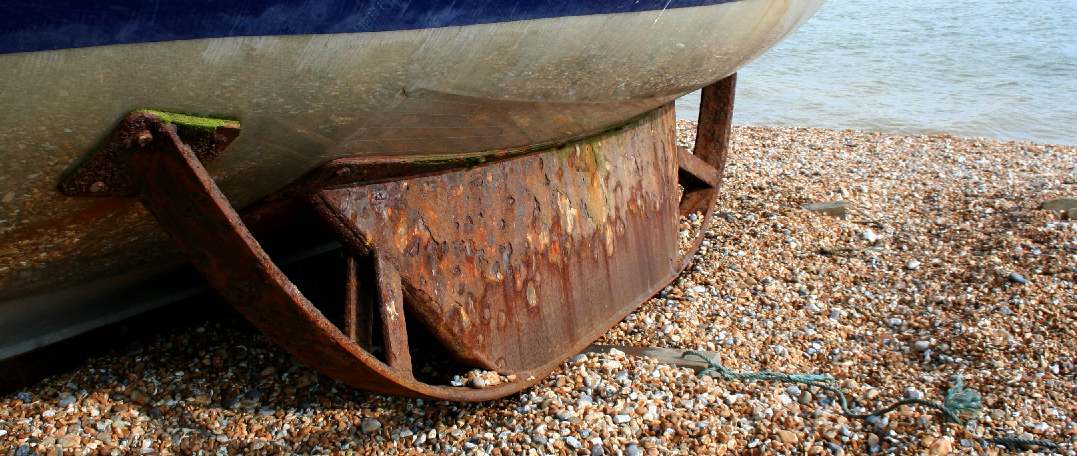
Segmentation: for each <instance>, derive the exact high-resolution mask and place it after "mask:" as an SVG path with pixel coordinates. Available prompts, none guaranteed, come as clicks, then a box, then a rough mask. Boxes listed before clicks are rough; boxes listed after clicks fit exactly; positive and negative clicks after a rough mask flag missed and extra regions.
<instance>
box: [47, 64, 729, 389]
mask: <svg viewBox="0 0 1077 456" xmlns="http://www.w3.org/2000/svg"><path fill="white" fill-rule="evenodd" d="M734 87H735V75H734V76H730V77H729V78H726V79H724V80H722V81H719V82H718V83H716V84H714V85H712V86H709V87H707V88H706V89H704V91H703V98H702V102H701V107H700V119H699V127H698V129H699V130H698V139H697V141H696V146H695V150H694V151H693V152H691V153H690V152H688V151H687V150H683V149H681V148H678V147H677V146H676V140H675V119H674V114H673V108H672V105H667V106H665V107H663V108H660V109H658V110H655V111H654V112H652V113H650V114H648V115H646V116H644V117H643V118H641V119H639V120H637V121H634V122H633V123H630V124H628V125H625V126H623V127H620V128H618V129H615V130H612V131H609V132H606V133H602V134H600V135H597V136H594V137H590V138H587V139H585V140H581V141H578V142H574V143H569V144H568V145H565V146H561V147H557V148H551V149H547V150H545V151H539V152H527V153H521V154H507V155H502V156H497V157H494V159H492V160H490V161H489V162H487V163H483V164H479V165H473V164H472V165H471V166H464V165H461V164H456V165H455V166H454V165H453V164H452V163H450V164H449V165H439V167H436V168H437V169H433V168H431V167H430V166H419V165H417V163H408V162H407V161H406V160H402V159H399V158H397V159H394V160H393V161H391V162H388V161H386V162H376V161H371V160H369V159H364V158H361V157H357V158H344V159H340V160H338V161H335V162H331V163H329V164H326V165H325V166H324V167H323V168H322V169H320V170H316V171H315V172H313V173H311V174H310V175H309V176H308V178H305V179H303V180H301V181H300V182H297V183H296V184H293V185H292V186H291V187H289V188H287V189H284V190H282V191H281V192H280V193H278V194H277V195H275V196H272V197H269V198H267V199H266V200H265V201H263V202H262V203H260V204H257V205H255V207H253V208H251V209H249V210H248V211H247V212H246V214H247V217H246V218H247V219H248V221H256V220H261V219H263V218H266V217H264V216H265V214H267V213H274V212H278V211H280V210H283V208H291V207H297V206H298V207H303V208H305V210H306V212H303V213H306V214H314V215H313V216H314V217H315V218H316V219H317V221H318V223H320V224H321V225H323V226H324V227H325V228H326V229H327V231H328V232H330V233H332V235H333V236H334V237H335V238H336V239H337V240H338V241H339V242H340V244H341V245H342V246H343V248H342V252H343V260H344V261H342V262H341V264H340V266H339V268H342V269H343V270H342V271H340V274H339V276H338V277H340V278H341V279H340V280H341V281H342V282H341V283H340V285H337V286H339V287H341V288H342V289H343V290H342V293H341V297H340V302H338V303H336V304H334V306H335V307H333V306H329V307H327V306H326V305H324V304H320V305H316V304H315V303H314V302H312V301H311V300H309V299H308V297H307V296H305V295H304V293H303V292H301V291H300V289H299V287H298V286H297V285H296V283H294V282H293V280H292V279H290V278H289V276H288V275H286V274H285V273H284V272H283V271H282V270H281V269H280V268H279V267H278V266H277V264H276V263H275V262H274V260H273V259H272V258H271V257H270V255H269V254H267V253H266V251H265V250H264V249H263V247H262V245H261V244H260V243H259V241H258V240H257V239H255V236H254V235H253V234H252V232H251V230H249V229H248V227H247V224H245V222H244V217H241V215H240V214H239V213H238V212H237V211H236V210H235V209H234V208H233V207H232V205H231V204H230V203H229V201H228V199H227V198H226V197H225V195H224V194H223V193H222V192H221V191H220V189H219V188H218V187H217V184H216V183H215V182H214V180H213V178H212V177H211V176H210V175H209V173H208V172H207V171H206V169H205V167H204V164H203V162H205V161H208V160H210V159H212V158H213V157H215V156H216V155H217V154H219V153H220V152H221V151H223V150H224V148H225V147H227V145H228V144H229V143H230V142H231V141H232V139H234V138H235V137H236V135H238V132H239V125H238V123H235V122H219V123H212V124H206V123H201V124H199V125H195V126H190V125H185V124H184V123H182V122H177V121H176V120H175V119H174V118H172V117H169V116H168V115H162V113H156V112H150V111H139V112H135V113H132V114H130V115H129V116H128V117H127V118H125V119H124V120H123V121H122V122H121V123H120V125H119V126H118V127H117V128H116V130H115V131H114V132H113V134H112V136H111V137H110V139H109V140H108V141H107V142H106V144H105V146H103V148H102V149H101V150H100V151H99V152H98V153H97V154H94V155H92V156H90V158H89V159H87V160H86V161H85V162H84V163H82V164H81V165H80V166H79V167H78V168H77V169H76V170H75V172H74V173H72V174H71V175H70V176H68V177H67V178H66V179H65V180H64V182H63V183H62V184H61V186H60V188H61V191H63V192H65V193H66V194H69V195H93V196H138V198H139V199H140V200H141V202H142V204H143V205H144V206H145V207H146V208H147V209H148V210H149V211H150V212H151V213H152V214H153V216H154V217H155V218H156V219H157V221H158V222H159V224H160V226H161V227H162V229H164V230H165V231H166V232H167V233H168V234H169V235H170V236H171V238H172V240H173V242H174V243H175V245H176V246H177V247H178V249H179V250H180V251H181V252H182V253H183V254H184V255H185V256H186V258H187V259H188V260H190V262H191V263H192V264H193V265H194V266H195V267H196V268H197V269H198V270H199V271H200V272H201V273H202V274H203V275H204V276H205V278H206V279H207V280H208V281H209V283H210V284H211V285H212V286H213V287H214V288H215V289H216V290H217V291H219V292H220V293H221V294H222V295H224V297H225V298H227V300H228V301H229V302H230V303H231V304H232V305H233V306H234V307H235V308H236V309H237V310H238V311H239V312H240V313H241V314H243V315H244V316H245V317H246V318H247V319H248V320H250V321H251V323H252V324H253V325H254V326H255V327H257V328H258V329H259V330H261V331H262V332H264V333H265V334H266V335H267V336H269V337H270V338H271V339H272V340H274V341H275V342H276V343H278V344H279V345H281V346H282V347H283V348H285V349H286V350H287V351H289V352H290V353H291V354H292V355H294V356H295V357H296V358H297V359H298V360H299V361H301V362H303V363H305V364H307V365H309V366H311V367H314V368H316V369H318V370H319V371H321V372H323V373H325V374H327V375H329V376H331V377H334V378H336V379H339V380H341V381H343V382H345V383H348V384H350V385H353V386H356V387H359V388H363V389H367V390H371V391H375V392H380V393H388V394H401V395H409V396H419V397H428V398H437V399H447V400H459V401H483V400H490V399H496V398H500V397H503V396H506V395H509V394H512V393H514V392H517V391H520V390H522V389H524V388H527V387H529V386H531V385H533V384H535V383H537V382H538V381H540V380H541V379H542V378H543V377H544V376H546V375H547V374H548V373H549V372H550V371H552V370H553V369H555V368H557V367H558V366H559V365H560V364H561V362H563V360H564V359H565V358H567V357H568V356H571V355H573V354H575V353H578V352H579V351H581V350H582V349H584V348H585V347H586V346H587V345H588V344H590V343H591V342H592V341H593V340H594V339H596V338H598V337H599V336H601V334H602V333H603V332H605V331H607V330H608V328H610V327H611V326H613V325H614V324H616V323H617V322H618V321H620V320H621V319H622V318H623V317H624V316H625V315H626V314H628V313H629V312H631V311H633V310H634V309H635V308H636V307H637V306H639V305H640V304H641V303H642V302H644V301H645V300H647V299H649V298H650V297H651V296H653V295H654V294H655V293H656V292H657V291H658V290H660V289H661V288H663V287H664V286H666V285H667V284H668V283H669V282H670V281H671V280H673V279H674V278H676V276H677V275H678V274H679V272H680V271H681V270H682V268H684V267H685V266H686V265H687V264H688V262H689V261H690V259H691V257H692V255H693V254H694V252H695V251H696V249H698V247H699V245H700V242H701V241H702V238H703V236H704V233H705V232H706V231H707V228H708V227H709V224H710V221H711V219H712V218H713V204H714V199H715V197H716V195H717V188H718V186H719V184H720V182H721V175H722V168H723V167H724V163H725V157H726V155H727V152H728V141H729V133H730V120H731V113H732V102H733V91H734ZM192 146H193V147H192ZM341 169H346V170H349V172H339V171H340V170H341ZM356 169H357V170H358V172H350V170H356ZM348 176H351V177H348ZM682 189H683V196H682V195H681V191H682ZM691 213H701V214H703V215H704V220H703V224H702V229H701V230H699V232H698V233H697V234H696V235H695V238H694V239H692V240H691V242H690V247H689V248H688V249H687V250H686V251H681V250H680V249H679V248H678V247H679V246H678V238H679V236H678V235H679V229H678V226H679V220H680V218H681V217H682V216H686V215H688V214H691ZM334 277H337V276H334ZM323 285H332V284H319V288H320V287H321V286H323ZM330 309H339V312H337V310H330ZM338 314H339V318H338V317H337V316H336V315H338ZM430 353H445V354H447V358H448V359H451V360H453V363H452V364H453V366H451V367H448V368H444V367H437V366H435V367H434V368H431V367H430V366H429V364H430V363H429V360H430V358H431V356H430ZM435 364H436V363H435ZM472 368H475V369H482V370H488V371H495V372H497V373H498V374H499V375H500V378H501V379H503V380H502V381H501V382H494V383H495V384H494V385H493V386H489V387H486V388H470V387H461V386H449V385H448V384H447V383H448V382H447V381H446V379H447V378H448V377H447V376H446V375H445V374H453V373H460V372H462V370H461V369H472ZM438 369H442V370H440V371H439V370H438ZM454 369H455V370H454Z"/></svg>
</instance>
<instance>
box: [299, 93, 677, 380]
mask: <svg viewBox="0 0 1077 456" xmlns="http://www.w3.org/2000/svg"><path fill="white" fill-rule="evenodd" d="M674 121H675V118H674V113H673V110H672V108H670V107H665V108H662V109H659V110H657V111H655V112H654V113H652V114H650V115H648V116H647V117H646V118H644V119H642V120H641V121H640V122H639V124H638V125H635V126H633V128H631V129H625V130H622V131H616V132H610V133H607V134H604V135H601V136H599V137H596V138H593V139H592V140H590V141H587V142H581V143H576V144H572V145H569V146H566V147H563V148H560V149H556V150H552V151H547V152H544V153H540V154H535V155H529V156H525V157H520V158H514V159H509V160H505V161H501V162H497V163H493V164H489V165H485V166H480V167H476V168H472V169H469V170H464V171H454V172H450V173H445V174H439V175H433V176H424V177H416V178H408V179H401V180H396V181H391V182H383V183H377V184H371V185H361V186H354V187H345V188H337V189H328V190H322V191H321V192H319V193H318V194H317V197H316V201H317V202H318V203H319V204H320V206H321V207H322V209H323V210H322V213H323V214H324V216H325V217H327V218H328V219H329V221H330V222H331V223H333V224H334V225H336V226H338V227H340V231H341V234H343V235H344V236H343V237H344V239H346V240H349V241H351V242H352V247H353V248H354V249H356V250H357V251H362V250H372V251H374V253H375V255H377V256H379V257H384V258H388V260H389V261H391V262H393V263H394V264H395V265H396V267H397V269H398V271H399V274H400V277H401V280H402V282H403V288H404V290H405V293H406V296H407V299H406V312H407V313H408V318H417V319H418V320H419V321H420V322H421V323H422V324H423V325H424V326H425V327H426V329H428V330H429V331H430V332H431V333H432V334H434V335H435V336H436V338H437V339H438V340H439V341H440V342H441V343H442V344H444V345H445V347H446V348H448V349H449V351H450V352H451V353H452V354H454V355H455V356H456V357H457V358H458V359H459V360H460V361H461V362H463V363H465V364H468V365H471V366H474V367H481V368H485V369H490V370H497V371H501V372H517V371H521V370H528V369H533V368H535V367H538V366H541V365H543V364H546V363H548V362H549V361H550V360H551V359H557V358H559V357H563V356H564V355H565V352H566V349H568V348H569V347H571V346H575V345H577V344H578V341H580V340H581V339H585V338H588V337H592V335H593V334H594V333H595V332H596V331H597V330H605V329H607V328H609V327H610V326H611V325H613V324H614V323H616V322H617V321H618V320H619V319H620V318H622V317H623V316H624V315H625V314H627V313H628V312H630V311H631V310H633V309H634V308H635V307H636V306H637V305H639V303H640V302H641V301H643V300H645V299H646V298H648V297H649V296H650V295H651V294H652V293H653V292H654V285H655V284H656V283H659V282H661V281H662V280H665V279H666V278H668V277H669V276H670V275H671V274H673V273H674V272H675V271H676V270H677V267H678V258H679V257H678V253H677V234H678V225H677V222H678V201H679V192H678V191H677V185H678V169H679V167H678V156H677V150H676V148H675V142H674V141H675V140H674V136H673V134H674Z"/></svg>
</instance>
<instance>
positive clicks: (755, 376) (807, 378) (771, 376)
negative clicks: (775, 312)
mask: <svg viewBox="0 0 1077 456" xmlns="http://www.w3.org/2000/svg"><path fill="white" fill-rule="evenodd" d="M689 356H695V357H697V358H699V359H702V360H703V361H704V362H705V363H707V367H706V368H705V369H703V370H701V371H700V372H699V376H700V377H703V376H706V375H717V376H719V377H721V378H723V379H725V380H739V381H754V380H759V381H765V382H781V383H799V384H802V385H808V386H814V387H816V388H820V389H823V390H825V391H829V392H831V393H833V394H834V395H835V396H837V398H838V405H840V406H841V413H842V415H844V416H845V417H846V418H853V419H858V420H865V419H867V418H868V417H872V416H882V415H885V414H887V413H890V412H892V411H894V410H896V409H897V408H898V407H901V406H903V405H920V406H923V407H927V408H931V409H935V410H937V411H939V412H941V413H942V415H943V416H944V417H945V418H946V421H948V422H951V423H954V424H958V425H964V424H965V421H964V420H962V419H961V417H962V416H968V415H971V416H975V415H977V414H979V413H980V409H981V408H982V407H983V400H982V398H981V397H980V393H978V392H977V391H976V390H973V389H968V388H965V382H964V379H963V378H962V377H961V376H960V375H958V376H955V377H954V385H953V386H952V387H950V389H949V390H947V391H946V396H945V397H944V398H943V400H942V402H941V403H939V402H935V401H929V400H924V399H913V398H906V399H902V400H899V401H897V402H894V403H893V404H891V405H890V406H888V407H883V408H880V409H876V410H873V411H871V412H869V413H855V412H853V411H852V409H850V408H849V401H848V400H847V399H846V398H845V391H844V390H843V389H841V388H840V387H839V386H838V382H837V380H836V379H835V378H834V377H832V376H830V375H827V374H787V373H784V372H774V371H758V372H735V371H733V370H730V369H728V368H726V367H725V366H723V365H721V364H720V363H718V362H716V361H715V360H713V359H711V358H710V357H708V356H706V355H704V354H703V353H700V352H697V351H691V350H690V351H686V352H684V353H682V354H681V358H687V357H689ZM988 441H990V442H992V443H995V444H998V445H1002V446H1005V447H1008V448H1028V447H1032V446H1040V447H1044V448H1051V449H1058V448H1059V446H1058V444H1056V443H1054V442H1051V441H1048V440H1038V439H1020V438H1016V437H995V438H992V439H988Z"/></svg>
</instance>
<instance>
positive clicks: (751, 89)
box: [677, 0, 1077, 145]
mask: <svg viewBox="0 0 1077 456" xmlns="http://www.w3.org/2000/svg"><path fill="white" fill-rule="evenodd" d="M698 102H699V95H698V93H694V94H691V95H688V96H686V97H684V98H682V99H681V100H679V101H678V105H677V111H678V115H679V116H680V117H681V118H692V119H694V118H695V116H696V109H697V105H698ZM734 122H735V123H738V124H753V125H781V126H812V127H827V128H853V129H862V130H873V131H884V132H899V133H938V132H946V133H953V134H956V135H960V136H977V137H995V138H1003V139H1019V140H1029V141H1035V142H1042V143H1056V144H1070V145H1077V0H987V1H985V0H975V1H974V0H890V1H879V0H829V1H828V2H827V3H825V4H824V5H823V7H822V8H821V9H820V10H819V12H818V13H817V14H816V15H815V17H813V18H811V19H810V20H809V21H808V22H807V23H805V24H804V25H803V26H802V27H801V28H800V29H799V30H798V31H796V32H794V33H793V34H792V35H791V36H789V37H788V38H787V39H786V40H785V41H784V42H782V43H781V44H779V45H778V46H777V47H775V48H774V49H772V50H771V51H770V52H768V53H767V54H765V55H763V56H762V57H760V58H759V59H757V60H755V61H754V62H752V63H750V64H748V65H747V66H745V67H744V68H743V69H742V70H741V71H740V74H739V77H738V81H737V100H736V109H735V111H734Z"/></svg>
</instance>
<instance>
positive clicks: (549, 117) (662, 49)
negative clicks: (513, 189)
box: [0, 0, 821, 358]
mask: <svg viewBox="0 0 1077 456" xmlns="http://www.w3.org/2000/svg"><path fill="white" fill-rule="evenodd" d="M820 2H821V0H784V1H782V0H741V1H734V2H725V3H718V4H713V5H708V6H698V7H690V8H673V9H665V10H656V11H643V12H627V13H616V14H592V15H582V16H571V17H550V18H538V19H530V20H520V21H512V22H498V23H484V24H472V25H464V26H449V27H440V28H432V29H413V30H393V31H378V32H359V33H322V34H303V35H275V36H235V37H216V38H204V39H189V40H180V41H164V42H145V43H132V44H117V45H108V46H93V47H82V48H68V49H54V50H43V51H34V52H15V53H8V54H3V55H0V81H3V82H2V83H0V84H2V85H0V105H2V106H4V107H5V108H6V109H5V110H3V111H2V112H0V151H2V156H3V160H2V161H0V245H2V247H0V334H6V335H9V336H0V358H5V357H10V356H14V355H17V354H19V353H22V352H25V351H26V350H29V349H32V348H34V347H36V346H40V345H42V344H45V343H49V342H51V341H55V340H57V339H60V338H63V337H67V336H69V335H72V334H74V333H77V332H80V331H84V330H87V329H90V328H92V327H95V326H99V325H101V324H105V323H107V322H109V321H112V320H115V319H117V318H121V317H123V316H126V315H129V314H130V313H131V312H133V311H134V310H132V309H135V307H132V306H126V305H125V306H111V307H110V308H108V310H107V311H105V310H101V308H92V307H91V308H87V305H88V304H87V303H92V302H93V299H88V298H89V297H90V296H97V297H98V298H99V299H98V302H100V301H101V300H102V299H110V298H108V297H109V296H113V294H110V293H113V292H114V291H115V290H119V289H123V288H124V287H127V286H128V285H129V284H131V283H134V282H137V281H139V280H142V279H145V278H146V277H149V276H153V275H155V274H160V273H161V272H163V271H166V270H168V269H170V268H173V267H174V266H175V265H177V264H179V262H180V259H179V257H178V256H177V255H176V254H175V252H174V251H173V250H172V249H171V248H170V247H169V246H168V243H167V242H166V239H165V236H164V235H163V234H162V232H161V231H160V230H159V229H158V228H157V227H155V226H154V222H153V221H152V219H151V218H150V217H149V216H148V214H147V213H146V212H145V211H144V210H143V209H142V208H141V207H140V206H138V205H137V204H136V203H134V202H130V201H123V200H112V199H108V200H106V199H79V198H69V197H65V196H63V195H61V194H59V193H58V192H57V191H56V184H57V182H58V180H59V176H61V175H62V174H63V173H64V172H65V171H66V170H68V169H70V167H71V166H72V164H73V163H75V162H76V161H77V160H78V159H79V158H80V157H81V156H83V155H84V154H86V153H87V152H88V151H90V150H92V149H93V148H94V147H95V145H96V144H97V143H98V142H99V141H101V140H102V138H103V136H104V135H105V134H106V133H107V132H108V131H109V130H110V129H111V128H112V126H113V125H114V124H115V123H116V122H117V121H118V120H119V119H120V118H121V117H122V116H124V115H125V114H126V113H127V112H130V111H132V110H134V109H137V108H143V107H149V108H156V109H164V110H170V111H177V112H194V113H203V114H214V115H219V116H225V117H229V118H236V119H239V120H241V121H242V122H243V125H244V134H243V136H242V137H240V138H239V139H238V140H237V141H236V142H235V143H234V144H232V145H231V146H230V148H229V152H228V154H227V155H225V156H222V157H221V158H220V159H219V160H217V161H214V162H213V163H212V164H211V165H210V166H209V171H210V172H211V173H212V175H213V177H214V179H215V180H216V182H217V183H218V184H219V185H220V187H221V189H222V190H223V191H224V192H225V194H226V195H227V196H228V197H229V199H230V200H231V201H232V203H233V204H234V205H236V206H237V207H243V206H245V205H248V204H250V203H252V202H255V201H257V200H258V199H260V198H262V197H264V196H265V195H267V194H270V193H271V192H273V191H276V190H278V189H280V188H282V187H284V186H285V185H287V184H288V183H290V182H292V181H294V180H296V179H297V178H299V177H301V176H303V175H304V174H306V173H308V172H309V171H311V170H313V169H315V168H317V167H318V166H320V165H322V164H324V163H326V162H327V161H329V160H332V159H336V158H341V157H347V156H370V157H375V156H409V157H414V156H434V157H436V156H445V155H455V154H476V153H487V152H494V151H500V150H505V149H516V148H532V147H539V146H545V145H554V144H559V143H563V142H565V141H569V140H571V139H574V138H581V137H585V136H588V135H592V134H595V133H598V132H601V131H603V130H606V129H608V128H610V127H612V126H616V125H620V124H623V123H624V122H626V121H627V120H629V119H631V118H633V117H635V116H638V115H640V114H642V113H644V112H647V111H649V110H652V109H655V108H657V107H659V106H662V105H663V104H665V103H668V102H669V101H670V100H672V99H674V98H676V97H678V96H680V95H682V94H684V93H687V92H689V91H692V90H695V89H697V88H699V87H701V86H703V85H706V84H707V83H710V82H713V81H715V80H717V79H720V78H722V77H724V76H727V75H729V74H731V73H733V72H734V71H736V69H737V68H739V67H740V66H742V65H743V64H745V63H746V62H748V61H750V60H751V59H752V58H754V57H756V56H758V55H759V54H761V53H762V52H764V51H765V50H766V49H768V48H770V47H771V46H773V45H774V44H775V43H776V42H778V41H779V40H780V39H781V38H782V37H784V36H785V35H786V34H788V33H789V32H790V31H792V30H793V29H795V28H796V26H797V25H799V24H800V23H801V22H802V21H803V20H805V19H806V18H807V17H808V16H810V14H811V13H812V12H814V10H815V9H816V8H817V7H818V5H819V3H820ZM87 290H93V291H92V293H91V291H87ZM139 299H140V301H141V302H142V305H143V306H145V305H147V304H145V303H148V302H155V303H156V302H159V301H154V300H152V299H145V298H144V297H143V298H139ZM153 305H156V304H153ZM139 309H141V308H139ZM91 322H92V323H91ZM16 328H19V330H18V331H15V329H16ZM27 328H33V329H32V330H29V329H27Z"/></svg>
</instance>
